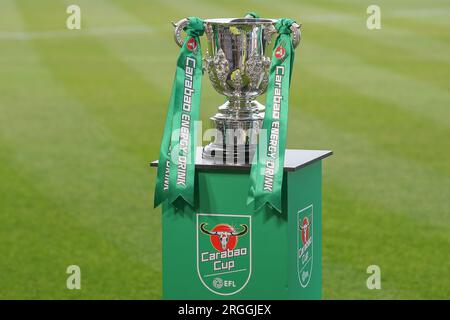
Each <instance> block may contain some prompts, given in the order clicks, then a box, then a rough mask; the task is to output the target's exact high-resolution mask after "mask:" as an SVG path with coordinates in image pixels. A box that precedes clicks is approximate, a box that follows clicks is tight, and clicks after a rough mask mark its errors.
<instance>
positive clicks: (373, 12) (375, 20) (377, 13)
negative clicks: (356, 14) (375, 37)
mask: <svg viewBox="0 0 450 320" xmlns="http://www.w3.org/2000/svg"><path fill="white" fill-rule="evenodd" d="M366 12H367V14H368V15H369V16H368V17H367V20H366V26H367V29H369V30H379V29H381V9H380V7H379V6H377V5H376V4H371V5H370V6H368V7H367V10H366Z"/></svg>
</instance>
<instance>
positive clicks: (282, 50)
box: [275, 44, 286, 60]
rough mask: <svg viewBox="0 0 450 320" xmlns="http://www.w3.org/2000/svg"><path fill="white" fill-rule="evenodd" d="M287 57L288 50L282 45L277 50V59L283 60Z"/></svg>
mask: <svg viewBox="0 0 450 320" xmlns="http://www.w3.org/2000/svg"><path fill="white" fill-rule="evenodd" d="M285 55H286V49H285V48H284V47H283V46H282V45H281V44H280V45H279V46H278V48H277V49H276V50H275V57H276V58H277V59H280V60H281V59H283V58H284V56H285Z"/></svg>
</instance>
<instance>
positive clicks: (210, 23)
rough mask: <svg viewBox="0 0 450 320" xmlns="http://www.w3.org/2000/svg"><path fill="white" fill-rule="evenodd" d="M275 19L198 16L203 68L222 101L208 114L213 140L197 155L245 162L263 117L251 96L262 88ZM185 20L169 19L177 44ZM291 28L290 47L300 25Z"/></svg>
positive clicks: (226, 160) (180, 41)
mask: <svg viewBox="0 0 450 320" xmlns="http://www.w3.org/2000/svg"><path fill="white" fill-rule="evenodd" d="M276 21H277V20H275V19H260V18H250V17H246V18H223V19H206V20H204V23H205V34H206V38H207V46H206V52H205V57H204V59H203V70H204V71H205V72H207V73H208V76H209V79H210V81H211V83H212V86H213V87H214V89H215V90H216V91H217V92H218V93H220V94H222V95H225V96H226V97H227V99H228V101H227V102H225V103H224V104H223V105H221V106H219V107H218V109H219V112H218V113H217V114H216V115H214V116H213V117H211V121H212V123H213V127H214V128H215V134H214V141H212V142H211V143H209V144H208V145H206V146H205V147H204V148H203V153H202V156H203V158H207V159H214V160H215V161H217V162H226V163H227V164H230V163H231V164H235V163H237V164H245V163H249V162H250V161H251V159H252V157H253V154H254V152H255V151H256V145H257V139H258V133H259V131H260V129H261V126H262V121H263V119H264V106H263V105H262V104H261V103H259V102H257V101H256V100H255V99H256V97H258V96H259V95H261V94H263V93H264V92H265V91H266V89H267V84H268V80H269V79H268V78H269V68H270V63H271V56H270V55H271V53H272V50H271V49H272V45H271V44H272V41H273V37H274V35H275V34H276V33H277V31H276V29H275V27H274V24H275V23H276ZM187 24H188V20H187V19H182V20H180V21H179V22H177V23H176V24H174V26H175V31H174V37H175V42H176V43H177V44H178V45H179V46H180V47H181V46H182V45H183V40H182V37H181V31H182V30H183V29H184V28H185V27H186V25H187ZM291 30H292V36H293V45H294V47H296V46H297V45H298V43H299V41H300V26H299V25H298V24H293V25H292V26H291Z"/></svg>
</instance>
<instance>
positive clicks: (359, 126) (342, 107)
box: [295, 67, 450, 179]
mask: <svg viewBox="0 0 450 320" xmlns="http://www.w3.org/2000/svg"><path fill="white" fill-rule="evenodd" d="M297 70H298V69H297ZM298 73H299V74H300V75H301V76H300V77H301V79H302V80H301V82H302V83H301V88H300V92H299V93H295V96H296V98H295V102H299V108H300V115H299V121H300V122H301V123H302V112H306V113H309V114H310V115H312V116H314V117H316V118H318V119H320V120H321V121H323V122H324V123H326V124H327V126H330V127H333V128H335V129H339V130H341V131H343V132H348V133H352V134H354V135H355V136H358V137H361V138H362V139H364V140H370V141H371V143H372V144H374V145H375V146H376V147H377V148H380V149H383V150H385V151H386V152H389V153H390V154H392V155H395V156H396V157H398V158H399V159H402V160H403V161H405V162H407V163H415V164H417V165H421V166H423V167H426V168H427V170H431V171H433V170H434V172H435V174H437V175H439V178H440V177H441V176H442V178H444V179H445V178H449V177H450V164H449V163H448V162H446V161H443V159H445V158H446V157H447V149H448V141H447V140H446V139H445V138H444V137H447V136H450V129H448V128H446V127H444V126H439V125H436V124H435V123H434V122H433V121H429V119H426V118H423V117H420V116H419V115H415V114H411V113H409V112H407V111H406V110H404V109H402V108H393V107H392V105H391V104H390V103H387V102H386V101H384V100H383V99H382V98H379V97H370V96H367V95H365V94H362V93H359V92H357V91H355V92H352V94H348V92H349V88H348V86H346V85H342V84H341V83H339V82H336V81H335V80H334V79H331V80H330V79H329V77H327V76H324V75H323V73H319V72H316V69H314V68H308V67H303V68H301V69H300V70H299V71H298ZM316 88H320V90H321V91H322V92H324V93H326V94H323V95H322V94H317V92H314V90H316ZM298 95H299V97H298ZM400 146H401V147H400Z"/></svg>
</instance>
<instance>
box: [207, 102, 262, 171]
mask: <svg viewBox="0 0 450 320" xmlns="http://www.w3.org/2000/svg"><path fill="white" fill-rule="evenodd" d="M264 109H265V108H264V106H263V105H262V104H260V103H259V102H257V101H227V102H226V103H225V104H223V105H221V106H220V107H219V113H217V114H216V115H215V116H214V117H212V118H211V121H212V123H213V128H214V130H215V132H214V135H213V136H214V141H213V142H211V143H210V144H208V145H207V146H205V147H204V148H203V153H202V157H203V158H204V159H209V160H214V162H216V163H224V164H230V165H241V164H248V163H250V162H251V160H252V158H253V155H254V154H255V151H256V145H257V141H258V140H257V138H258V134H259V131H260V129H261V127H262V122H263V119H264Z"/></svg>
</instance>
